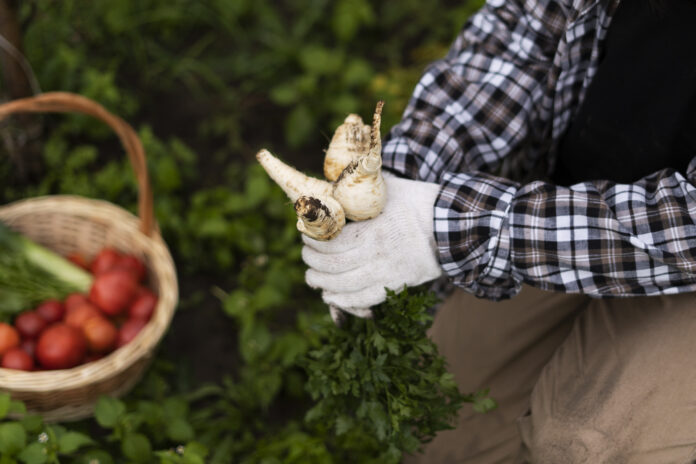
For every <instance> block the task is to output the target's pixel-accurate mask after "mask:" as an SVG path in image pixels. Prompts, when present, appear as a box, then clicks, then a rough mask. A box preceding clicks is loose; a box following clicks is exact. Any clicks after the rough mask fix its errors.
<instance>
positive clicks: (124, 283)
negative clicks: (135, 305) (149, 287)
mask: <svg viewBox="0 0 696 464" xmlns="http://www.w3.org/2000/svg"><path fill="white" fill-rule="evenodd" d="M137 289H138V283H137V282H136V281H135V278H134V277H133V275H132V274H131V273H130V272H128V271H124V270H123V269H113V270H111V271H107V272H104V273H103V274H100V275H98V276H97V277H96V278H95V279H94V283H93V284H92V288H91V289H90V290H89V299H90V301H91V302H93V303H94V304H96V305H97V306H98V307H99V309H101V310H102V311H103V312H104V313H105V314H107V315H109V316H115V315H117V314H119V313H121V312H122V311H123V310H124V309H126V307H127V306H128V304H129V303H130V302H131V300H133V297H134V296H135V292H136V291H137Z"/></svg>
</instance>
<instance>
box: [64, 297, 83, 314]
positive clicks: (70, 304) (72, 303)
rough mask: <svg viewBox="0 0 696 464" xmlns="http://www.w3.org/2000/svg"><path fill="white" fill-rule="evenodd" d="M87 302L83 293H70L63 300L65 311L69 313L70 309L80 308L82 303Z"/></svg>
mask: <svg viewBox="0 0 696 464" xmlns="http://www.w3.org/2000/svg"><path fill="white" fill-rule="evenodd" d="M88 301H89V300H88V299H87V295H85V294H83V293H71V294H70V295H68V297H67V298H66V299H65V311H66V312H70V310H71V309H72V308H75V307H76V306H81V305H82V304H83V303H87V302H88Z"/></svg>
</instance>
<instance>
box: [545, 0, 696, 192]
mask: <svg viewBox="0 0 696 464" xmlns="http://www.w3.org/2000/svg"><path fill="white" fill-rule="evenodd" d="M662 3H663V6H662V7H661V8H659V9H655V8H654V7H652V6H650V4H649V2H648V1H647V0H623V1H622V2H621V4H620V5H619V7H618V10H617V11H616V14H615V16H614V18H613V19H612V23H611V26H610V28H609V31H608V32H607V37H606V39H605V43H604V47H603V52H602V56H601V58H600V61H599V67H598V69H597V74H596V75H595V77H594V79H593V81H592V82H591V83H590V86H589V87H588V89H587V94H586V96H585V99H584V101H583V103H582V104H581V105H580V107H579V109H578V111H577V113H576V115H575V117H574V119H573V121H572V122H571V125H570V126H569V128H568V130H567V131H566V133H565V135H564V137H563V138H562V140H561V143H560V145H559V152H558V161H557V168H556V172H555V174H554V176H553V181H554V182H555V183H557V184H559V185H571V184H574V183H578V182H582V181H589V180H611V181H615V182H620V183H632V182H635V181H637V180H639V179H640V178H642V177H645V176H646V175H648V174H651V173H653V172H655V171H658V170H660V169H664V168H673V169H675V170H677V171H679V172H681V173H682V174H684V173H685V172H686V167H687V165H688V164H689V161H691V159H692V158H693V157H695V156H696V1H693V0H666V1H664V2H662Z"/></svg>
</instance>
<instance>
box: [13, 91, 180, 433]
mask: <svg viewBox="0 0 696 464" xmlns="http://www.w3.org/2000/svg"><path fill="white" fill-rule="evenodd" d="M17 112H37V113H42V112H78V113H84V114H88V115H91V116H93V117H95V118H98V119H101V120H102V121H104V122H105V123H107V124H108V125H109V126H110V127H111V128H112V129H113V130H114V131H115V132H116V134H117V135H118V136H119V138H120V140H121V143H122V144H123V146H124V148H125V149H126V152H127V153H128V156H129V158H130V161H131V164H132V166H133V171H134V173H135V176H136V178H137V180H138V188H139V203H138V207H139V211H138V214H139V217H136V216H134V215H132V214H131V213H129V212H127V211H125V210H124V209H122V208H120V207H118V206H115V205H113V204H111V203H108V202H105V201H100V200H91V199H86V198H82V197H77V196H70V195H55V196H47V197H38V198H31V199H27V200H22V201H18V202H15V203H11V204H9V205H5V206H0V220H2V221H4V222H5V223H6V224H7V225H9V226H10V227H11V228H13V229H15V230H17V231H19V232H21V233H23V234H25V235H26V236H28V237H29V238H31V239H33V240H35V241H36V242H38V243H41V244H42V245H44V246H46V247H48V248H50V249H52V250H54V251H56V252H58V253H61V254H67V253H69V252H79V253H81V254H83V255H84V256H86V257H93V256H94V255H95V254H96V253H97V252H98V251H99V250H100V249H101V248H102V247H104V246H111V247H114V248H116V249H118V250H121V251H123V252H126V253H130V254H133V255H135V256H137V257H139V258H141V259H142V260H143V262H144V263H145V265H146V266H147V269H148V272H149V280H148V282H149V286H150V287H151V288H152V290H153V291H154V292H155V293H156V294H157V295H158V296H159V301H158V303H157V308H156V309H155V313H154V315H153V317H152V319H151V321H150V322H149V323H148V325H147V326H146V327H145V328H143V330H142V331H141V332H140V333H139V334H138V336H137V337H136V338H135V339H134V340H133V341H132V342H130V343H129V344H127V345H125V346H123V347H122V348H119V349H117V350H115V351H114V352H112V353H111V354H109V355H108V356H105V357H104V358H102V359H100V360H98V361H94V362H90V363H87V364H83V365H81V366H78V367H74V368H72V369H65V370H55V371H39V372H22V371H15V370H11V369H0V390H1V391H5V392H8V393H10V394H11V396H12V397H13V398H15V399H18V400H22V401H24V402H25V404H26V406H27V408H28V410H30V411H32V412H37V413H40V414H42V415H43V417H44V419H45V420H47V421H63V420H74V419H81V418H84V417H87V416H89V415H90V414H91V413H92V411H93V409H94V404H95V402H96V400H97V398H98V397H99V396H100V395H103V394H109V395H115V396H118V395H121V394H123V393H125V392H126V391H128V390H129V389H130V388H131V387H132V386H133V385H134V384H135V383H136V382H137V381H138V380H139V379H140V378H141V376H142V375H143V373H144V371H145V369H146V367H147V366H148V364H149V362H150V361H151V358H152V355H153V351H154V349H155V347H156V345H157V343H158V342H159V340H160V339H161V338H162V335H163V334H164V332H165V331H166V329H167V327H168V326H169V323H170V321H171V318H172V315H173V313H174V309H175V307H176V303H177V299H178V287H177V281H176V271H175V269H174V262H173V260H172V257H171V255H170V254H169V250H168V249H167V246H166V245H165V243H164V241H163V240H162V237H161V236H160V234H159V232H158V230H157V228H156V224H155V221H154V217H153V211H152V195H151V192H150V186H149V182H148V175H147V167H146V163H145V153H144V150H143V147H142V144H141V142H140V140H139V139H138V136H137V134H136V133H135V131H133V129H132V128H131V127H130V126H129V125H128V124H127V123H126V122H124V121H123V120H122V119H120V118H118V117H116V116H114V115H112V114H110V113H109V112H108V111H106V110H105V109H104V108H103V107H102V106H100V105H98V104H97V103H95V102H93V101H91V100H89V99H87V98H84V97H81V96H79V95H74V94H69V93H63V92H53V93H46V94H41V95H39V96H36V97H32V98H26V99H21V100H14V101H11V102H9V103H5V104H2V105H0V120H2V119H4V118H6V117H7V116H8V115H9V114H11V113H17Z"/></svg>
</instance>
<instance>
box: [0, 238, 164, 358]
mask: <svg viewBox="0 0 696 464" xmlns="http://www.w3.org/2000/svg"><path fill="white" fill-rule="evenodd" d="M68 259H70V260H71V261H73V262H74V263H76V264H78V265H80V266H81V267H83V268H85V269H87V270H89V271H91V272H92V274H94V281H93V283H92V287H91V288H90V290H89V294H87V295H85V294H82V293H73V294H71V295H69V296H68V297H67V298H66V299H65V300H64V301H57V300H47V301H44V302H42V303H41V304H39V306H37V307H36V308H35V309H33V310H31V311H25V312H22V313H20V314H19V315H17V317H16V318H15V319H14V322H13V324H12V325H11V324H6V323H0V357H1V358H0V366H2V367H4V368H8V369H19V370H25V371H33V370H41V369H68V368H71V367H74V366H77V365H79V364H82V363H86V362H90V361H94V360H97V359H99V358H101V357H103V356H104V355H106V354H108V353H109V352H111V351H113V350H115V349H116V348H119V347H121V346H123V345H125V344H126V343H128V342H130V341H131V340H133V339H134V338H135V336H136V335H137V334H138V332H140V330H141V329H142V328H143V327H145V325H146V324H147V322H148V321H149V320H150V318H151V317H152V314H153V312H154V310H155V307H156V306H157V296H156V295H155V294H154V293H153V292H152V291H151V290H149V289H148V288H147V287H145V286H144V284H143V283H144V281H145V278H146V269H145V266H144V265H143V263H142V261H140V260H139V259H138V258H136V257H135V256H132V255H127V254H121V253H119V252H118V251H116V250H114V249H112V248H104V249H102V250H101V251H100V252H99V253H98V254H97V256H96V257H95V258H94V260H93V261H92V263H91V264H90V263H87V262H86V260H85V259H84V258H82V257H81V256H79V255H71V256H69V257H68Z"/></svg>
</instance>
